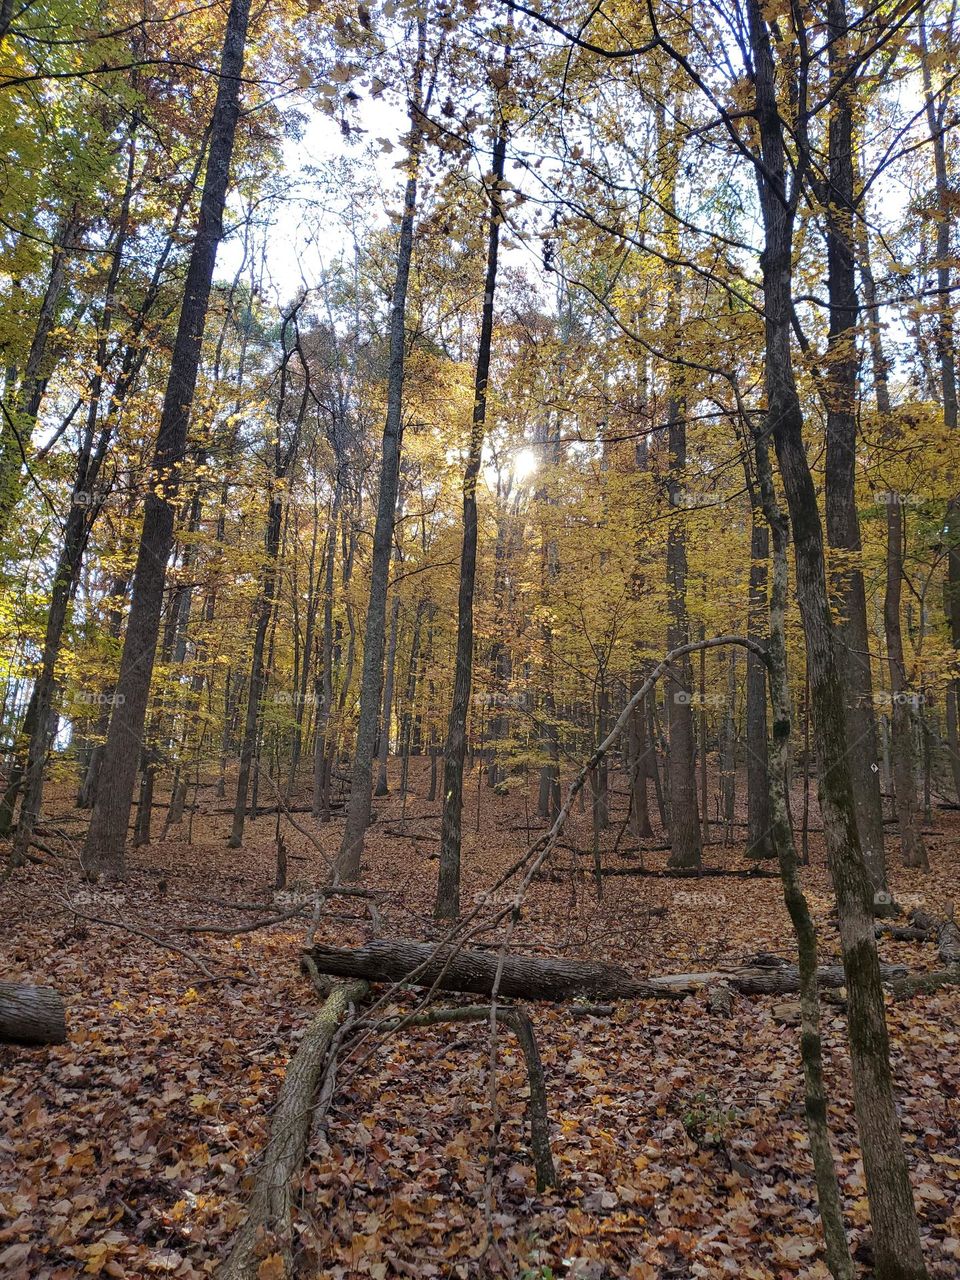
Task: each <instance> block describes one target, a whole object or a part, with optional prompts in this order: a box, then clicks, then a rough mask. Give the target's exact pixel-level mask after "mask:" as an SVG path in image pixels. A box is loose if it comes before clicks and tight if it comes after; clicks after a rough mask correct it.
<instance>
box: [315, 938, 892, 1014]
mask: <svg viewBox="0 0 960 1280" xmlns="http://www.w3.org/2000/svg"><path fill="white" fill-rule="evenodd" d="M305 955H306V956H308V957H309V959H310V960H311V961H312V963H313V964H314V965H315V966H316V968H317V970H318V972H320V973H329V974H333V975H335V976H337V977H341V978H366V979H367V981H369V982H389V983H409V984H411V985H413V986H419V987H430V988H437V989H438V990H441V991H462V992H469V993H471V994H474V995H486V996H489V995H491V994H492V993H493V989H494V985H495V983H496V978H497V972H498V969H499V968H500V956H499V954H498V953H497V952H495V951H480V950H475V949H468V948H466V947H464V948H460V949H459V950H458V949H457V948H454V947H449V946H435V945H433V944H432V943H428V942H410V941H408V940H407V939H405V938H379V939H376V940H374V941H373V942H369V943H367V944H366V946H363V947H358V948H357V949H356V950H352V951H351V950H346V949H342V948H340V947H326V946H321V945H317V946H314V947H312V948H310V949H309V950H308V951H307V952H306V953H305ZM880 968H881V973H882V975H883V978H884V981H890V980H891V979H893V978H897V977H901V976H903V975H905V974H906V973H907V968H906V966H905V965H890V964H888V965H881V966H880ZM817 974H818V977H819V979H820V983H821V985H822V986H824V987H840V986H843V983H844V975H843V969H842V967H841V966H840V965H824V966H822V967H821V968H820V969H818V970H817ZM720 982H727V983H729V984H730V986H732V987H734V988H736V990H737V991H740V992H742V993H743V994H745V995H765V994H782V993H785V992H790V991H799V990H800V974H799V971H798V969H797V967H796V966H795V965H789V964H784V965H781V966H779V967H776V968H770V967H766V966H755V965H742V966H740V967H739V968H732V969H725V970H719V969H717V970H711V971H709V972H706V973H680V974H673V975H670V976H667V977H659V978H645V979H644V978H635V977H634V976H633V975H632V974H631V973H628V972H627V970H626V969H622V968H620V967H619V966H618V965H612V964H591V963H588V962H585V961H579V960H558V959H556V958H555V957H553V956H543V957H539V956H518V955H507V956H504V958H503V966H502V970H501V972H500V981H499V984H497V992H498V994H499V995H501V996H504V997H507V996H510V997H515V998H517V999H521V1000H549V1001H563V1000H570V999H574V998H575V997H578V996H581V997H583V996H586V997H590V998H593V999H599V1000H604V999H605V1000H634V999H641V998H652V997H663V998H665V999H683V998H684V997H685V996H688V995H692V994H694V993H695V992H697V991H700V990H702V989H703V988H704V987H710V986H716V985H717V984H718V983H720Z"/></svg>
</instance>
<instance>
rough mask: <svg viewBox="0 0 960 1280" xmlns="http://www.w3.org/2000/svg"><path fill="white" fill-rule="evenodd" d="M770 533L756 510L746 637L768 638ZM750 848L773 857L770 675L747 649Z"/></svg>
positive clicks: (752, 855)
mask: <svg viewBox="0 0 960 1280" xmlns="http://www.w3.org/2000/svg"><path fill="white" fill-rule="evenodd" d="M769 559H770V534H769V530H768V529H767V525H766V523H765V522H764V518H763V512H762V511H760V510H759V509H758V508H757V507H755V508H754V511H753V519H752V522H751V526H750V598H749V605H748V618H749V621H748V624H747V634H748V635H750V636H753V638H754V639H758V638H759V637H761V636H766V634H767V626H768V617H767V578H768V574H769V569H768V564H769ZM746 738H747V742H746V745H747V848H746V856H747V857H748V858H773V857H776V850H775V849H774V847H773V838H772V833H771V827H770V777H769V763H768V741H767V673H766V667H765V666H764V662H763V659H762V658H761V657H760V655H759V654H756V653H752V652H751V651H750V650H749V649H748V650H747V734H746Z"/></svg>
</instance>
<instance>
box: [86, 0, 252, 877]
mask: <svg viewBox="0 0 960 1280" xmlns="http://www.w3.org/2000/svg"><path fill="white" fill-rule="evenodd" d="M249 16H250V6H249V0H232V3H231V6H230V11H229V14H228V16H227V26H226V32H225V35H224V43H223V51H222V55H221V60H220V81H219V87H218V89H217V98H216V103H215V105H214V109H213V115H212V117H211V121H210V145H209V151H208V156H207V171H206V176H205V178H204V183H203V192H202V195H201V199H200V214H199V219H198V222H197V232H196V237H195V239H194V242H193V247H192V249H191V251H190V263H189V267H188V269H187V278H186V282H185V285H184V293H183V303H182V305H181V309H180V318H179V322H178V325H177V336H176V341H175V343H174V348H173V357H172V360H171V364H170V376H169V379H168V381H167V389H166V394H165V396H164V401H163V411H162V413H161V417H160V427H159V430H158V433H157V440H156V447H155V450H154V455H153V468H152V476H151V482H150V486H149V488H148V490H147V493H146V497H145V499H144V517H143V529H142V532H141V535H140V549H139V552H138V555H137V564H136V568H135V570H134V574H133V590H132V599H131V606H130V616H129V618H128V620H127V631H126V637H125V640H124V646H123V654H122V657H121V661H120V675H119V678H118V680H117V687H116V692H115V694H114V704H113V714H112V715H111V718H110V728H109V731H108V736H107V741H106V745H105V748H104V757H103V763H102V765H101V769H102V772H103V773H104V775H105V776H107V777H109V778H110V784H111V785H110V787H109V789H104V788H101V789H100V790H99V792H98V795H97V802H96V804H95V806H94V810H93V815H92V817H91V821H90V827H89V830H88V833H87V839H86V843H85V846H84V870H85V872H86V874H87V875H88V876H90V877H96V876H99V875H110V876H119V875H122V874H123V870H124V846H125V844H126V839H127V825H128V822H129V818H130V807H131V804H132V802H133V786H134V780H135V778H136V770H137V759H138V755H139V748H140V744H141V740H142V736H143V726H144V722H145V718H146V711H147V700H148V697H149V693H150V677H151V674H152V672H153V661H154V656H155V654H156V648H157V638H158V635H159V627H160V613H161V608H162V604H163V588H164V579H165V576H166V566H167V560H168V558H169V556H170V550H171V548H172V546H173V533H174V515H175V503H176V499H177V493H178V491H179V487H180V476H181V469H182V467H183V462H184V457H185V452H186V446H187V428H188V425H189V421H190V411H191V408H192V406H193V396H194V391H195V389H196V383H197V372H198V369H199V365H200V348H201V343H202V341H203V330H204V326H205V323H206V318H207V305H208V302H209V298H210V288H211V284H212V281H213V270H214V265H215V263H216V257H217V246H218V244H219V243H220V239H221V236H222V234H223V211H224V205H225V202H226V195H227V188H228V184H229V178H230V161H231V157H232V155H233V145H234V139H235V136H236V130H237V121H238V119H239V116H240V95H241V84H242V80H241V76H242V71H243V58H244V49H245V45H246V38H247V25H248V21H249Z"/></svg>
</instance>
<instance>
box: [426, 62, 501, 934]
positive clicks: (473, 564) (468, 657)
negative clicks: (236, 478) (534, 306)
mask: <svg viewBox="0 0 960 1280" xmlns="http://www.w3.org/2000/svg"><path fill="white" fill-rule="evenodd" d="M507 56H508V57H509V54H508V55H507ZM497 100H498V101H499V98H498V99H497ZM505 119H506V117H505V115H504V113H503V112H501V113H500V124H499V126H498V129H497V136H496V139H495V141H494V144H493V166H492V170H491V174H490V183H489V186H488V187H487V195H488V197H489V200H490V221H489V228H488V231H487V269H486V275H485V277H484V285H483V310H482V314H481V317H480V340H479V343H478V345H477V364H476V370H475V375H474V382H473V421H472V425H471V430H470V449H469V452H468V454H467V465H466V470H465V471H464V476H463V541H462V543H461V548H460V589H459V595H458V601H457V656H456V665H455V668H454V679H453V700H452V702H451V704H450V719H449V721H448V724H447V741H446V746H445V747H444V752H443V811H442V818H441V825H440V876H439V882H438V884H437V900H436V905H435V908H434V914H435V915H436V916H437V918H438V919H441V920H450V919H454V918H456V916H458V915H459V914H460V843H461V828H460V824H461V818H462V815H463V763H464V759H465V756H466V749H467V713H468V711H469V709H470V690H471V687H472V683H473V592H474V583H475V581H476V576H477V535H478V521H477V480H478V478H479V475H480V465H481V462H482V458H483V441H484V435H485V433H486V418H487V382H488V379H489V376H490V352H491V347H492V345H493V317H494V295H495V292H496V288H497V259H498V254H499V247H500V223H501V221H502V218H503V214H502V211H501V207H500V184H501V183H502V182H503V173H504V166H505V163H506V154H507V131H506V124H505V123H504V122H505Z"/></svg>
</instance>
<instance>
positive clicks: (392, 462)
mask: <svg viewBox="0 0 960 1280" xmlns="http://www.w3.org/2000/svg"><path fill="white" fill-rule="evenodd" d="M426 41H427V23H426V19H425V18H424V17H420V18H419V19H418V20H417V57H416V69H415V71H414V85H413V94H412V99H411V109H410V148H409V155H408V158H407V182H406V187H405V190H404V197H403V217H402V218H401V221H400V243H399V246H398V249H397V274H396V279H395V280H394V285H393V305H392V309H391V313H390V366H389V371H388V374H387V415H386V422H385V424H384V429H383V443H382V449H381V458H380V490H379V494H378V497H377V519H376V524H375V526H374V533H373V560H372V563H371V566H370V596H369V600H368V603H367V618H366V627H365V631H364V642H363V674H362V676H361V679H360V718H359V722H358V724H357V739H356V743H355V746H354V754H353V775H352V777H353V781H352V785H351V788H350V804H349V806H348V809H347V818H346V822H345V824H344V830H343V840H342V843H341V845H340V853H339V856H338V858H337V861H336V864H335V868H334V874H335V875H336V876H337V877H339V878H340V879H343V880H357V879H359V877H360V859H361V856H362V854H363V840H364V834H365V832H366V830H367V827H368V826H369V825H370V807H371V801H372V798H373V756H374V752H375V750H376V746H377V726H378V724H379V720H380V706H381V701H380V699H381V693H382V687H383V651H384V647H385V644H386V634H385V633H386V621H387V585H388V580H389V576H390V554H391V550H392V546H393V529H394V520H395V517H396V510H397V493H398V490H399V484H400V451H401V446H402V438H403V378H404V361H405V355H406V326H405V319H406V310H407V285H408V282H409V279H410V263H411V260H412V258H413V222H414V217H415V215H416V207H417V178H418V173H419V167H420V158H421V152H422V147H423V123H422V115H421V109H422V107H421V101H420V100H421V96H422V90H423V67H424V59H425V56H426Z"/></svg>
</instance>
